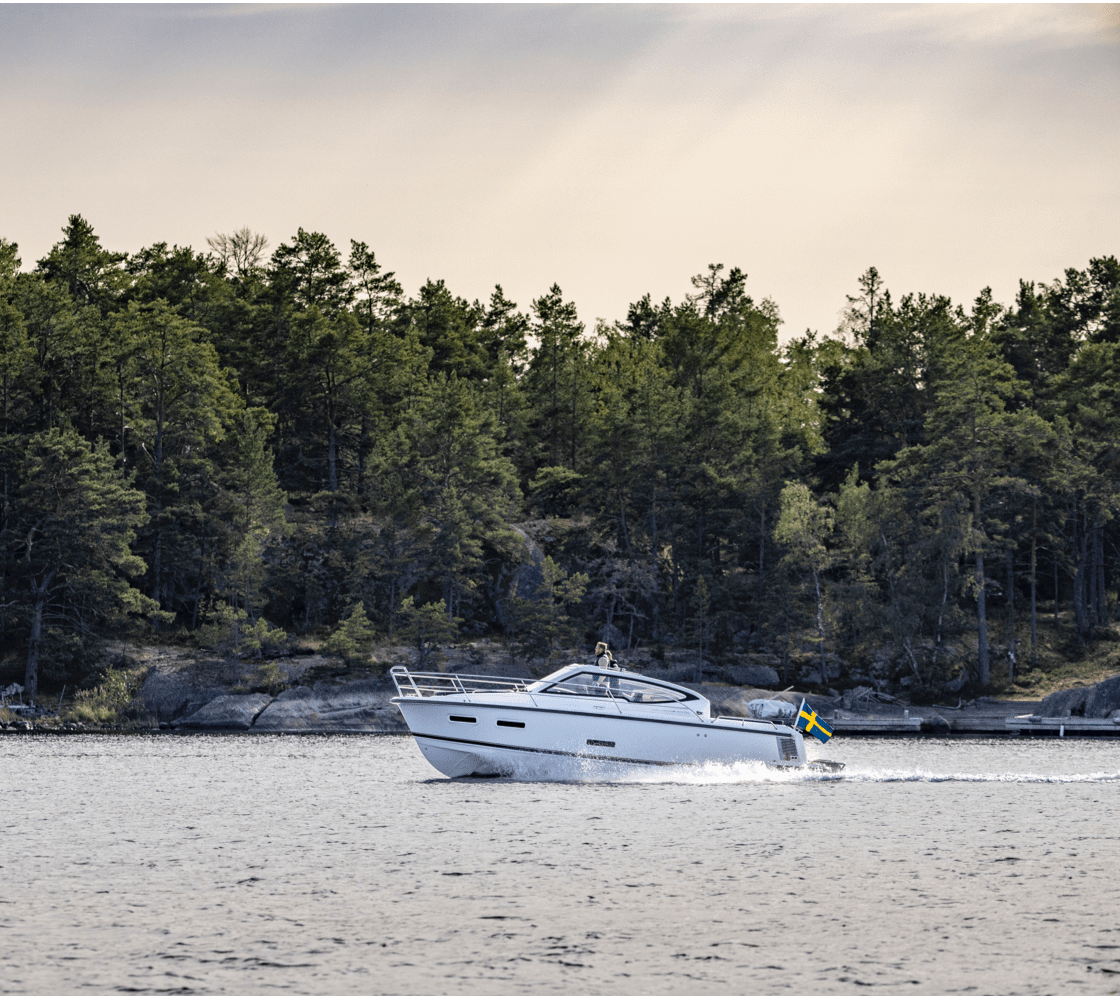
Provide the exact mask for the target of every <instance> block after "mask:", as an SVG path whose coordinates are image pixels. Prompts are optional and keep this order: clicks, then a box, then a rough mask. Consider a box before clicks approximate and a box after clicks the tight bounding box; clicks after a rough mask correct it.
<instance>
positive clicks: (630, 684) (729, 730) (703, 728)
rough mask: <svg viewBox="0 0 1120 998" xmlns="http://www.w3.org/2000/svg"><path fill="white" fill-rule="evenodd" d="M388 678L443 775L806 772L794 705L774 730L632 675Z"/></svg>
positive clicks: (566, 671) (399, 669)
mask: <svg viewBox="0 0 1120 998" xmlns="http://www.w3.org/2000/svg"><path fill="white" fill-rule="evenodd" d="M390 674H391V675H392V677H393V682H394V683H395V684H396V687H397V693H398V695H397V696H395V697H393V698H392V702H393V703H395V704H396V705H397V707H398V708H399V709H400V711H401V713H402V714H403V715H404V719H405V722H406V723H407V725H408V728H409V730H410V731H411V732H412V735H413V737H415V739H416V743H417V745H418V746H419V747H420V751H421V752H423V754H424V757H425V758H426V759H427V760H428V762H430V763H431V764H432V765H433V766H434V767H435V768H436V769H438V770H439V771H440V772H441V773H443V774H444V775H445V776H450V777H460V776H515V777H522V778H529V779H533V778H541V777H543V778H577V779H578V778H586V777H588V776H590V777H592V778H595V777H607V778H609V776H610V774H612V773H616V772H618V771H619V770H620V769H621V770H625V771H632V770H633V768H634V767H639V768H640V769H643V770H656V769H657V768H658V767H673V766H698V765H704V764H707V763H736V762H746V761H754V762H759V763H764V764H766V765H768V766H778V767H798V766H804V765H806V762H807V760H806V754H805V743H804V738H803V735H802V732H801V731H800V730H799V729H798V727H797V726H796V723H795V720H794V716H795V712H794V708H793V707H792V705H783V706H784V707H788V710H787V711H783V712H782V714H783V716H779V717H777V718H775V719H765V718H762V717H746V718H744V717H713V716H712V707H711V703H710V701H708V700H707V699H706V698H705V697H703V696H701V695H700V694H699V693H697V692H696V691H695V690H691V689H688V688H687V687H684V686H678V685H676V684H675V683H669V682H666V681H665V680H662V679H652V678H650V677H648V676H643V675H640V674H639V673H636V672H627V671H624V670H621V669H604V668H600V667H597V666H591V665H578V664H575V665H569V666H565V667H564V668H562V669H559V670H557V671H556V672H553V673H552V674H551V675H548V676H545V677H544V678H543V679H539V680H536V681H531V680H520V679H508V678H498V677H487V676H467V675H459V674H456V673H445V672H412V671H410V670H409V669H408V668H407V667H405V666H399V665H398V666H394V667H393V669H392V670H391V672H390ZM765 703H771V704H773V703H777V701H765Z"/></svg>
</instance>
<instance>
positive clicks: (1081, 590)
mask: <svg viewBox="0 0 1120 998" xmlns="http://www.w3.org/2000/svg"><path fill="white" fill-rule="evenodd" d="M1079 532H1080V534H1081V537H1080V539H1079V541H1078V554H1077V572H1076V574H1075V575H1074V577H1073V614H1074V618H1075V619H1076V621H1077V640H1078V643H1080V644H1084V642H1085V635H1086V634H1087V633H1088V630H1089V620H1088V615H1087V614H1086V612H1085V574H1086V569H1087V568H1088V563H1089V532H1088V531H1087V530H1085V529H1084V527H1082V528H1081V529H1080V531H1079Z"/></svg>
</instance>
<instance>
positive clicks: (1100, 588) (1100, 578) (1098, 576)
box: [1093, 524, 1108, 627]
mask: <svg viewBox="0 0 1120 998" xmlns="http://www.w3.org/2000/svg"><path fill="white" fill-rule="evenodd" d="M1093 538H1094V543H1093V547H1094V549H1095V551H1096V571H1095V572H1094V573H1093V578H1094V579H1095V580H1096V589H1097V596H1096V600H1095V603H1096V605H1097V623H1098V624H1099V625H1100V626H1101V627H1106V626H1107V625H1108V593H1107V592H1105V588H1104V526H1103V524H1098V525H1097V527H1096V529H1095V530H1094V531H1093Z"/></svg>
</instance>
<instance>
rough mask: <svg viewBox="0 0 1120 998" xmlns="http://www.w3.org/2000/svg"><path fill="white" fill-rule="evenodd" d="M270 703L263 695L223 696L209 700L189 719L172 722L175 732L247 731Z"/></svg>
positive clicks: (270, 700)
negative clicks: (184, 730)
mask: <svg viewBox="0 0 1120 998" xmlns="http://www.w3.org/2000/svg"><path fill="white" fill-rule="evenodd" d="M271 702H272V697H270V696H266V695H265V694H264V693H248V694H246V695H244V696H234V695H229V694H227V695H224V696H219V697H216V698H215V699H213V700H211V701H210V702H209V703H208V704H206V706H204V707H202V708H200V709H199V710H196V711H195V712H194V713H193V714H191V715H190V716H189V717H182V718H179V719H178V720H177V721H175V722H173V724H172V727H174V728H175V729H176V730H182V729H184V728H185V729H188V730H201V731H248V730H249V728H251V727H252V726H253V722H254V721H255V720H256V719H257V715H258V714H260V712H261V711H262V710H264V709H265V707H267V706H268V705H269V704H270V703H271Z"/></svg>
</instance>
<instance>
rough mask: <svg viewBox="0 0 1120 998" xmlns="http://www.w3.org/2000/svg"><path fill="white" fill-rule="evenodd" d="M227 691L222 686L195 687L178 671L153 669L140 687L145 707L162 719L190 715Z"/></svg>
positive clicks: (168, 719)
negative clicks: (156, 670) (182, 677)
mask: <svg viewBox="0 0 1120 998" xmlns="http://www.w3.org/2000/svg"><path fill="white" fill-rule="evenodd" d="M224 693H225V690H223V689H222V688H221V687H220V686H205V687H200V686H193V685H191V684H190V683H187V682H184V681H183V680H182V679H180V678H179V677H178V676H176V675H175V674H174V673H165V672H152V674H151V675H150V676H148V678H147V679H145V680H144V685H143V686H142V687H141V688H140V700H141V702H142V703H143V704H144V707H145V708H146V709H147V710H149V711H151V712H152V713H153V714H155V716H156V718H157V719H158V720H160V721H174V720H175V719H176V718H180V717H187V716H189V715H191V714H194V713H195V712H196V711H198V710H199V709H201V708H202V707H204V706H205V705H206V704H208V703H210V701H211V700H214V699H216V698H217V697H220V696H222V695H223V694H224Z"/></svg>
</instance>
